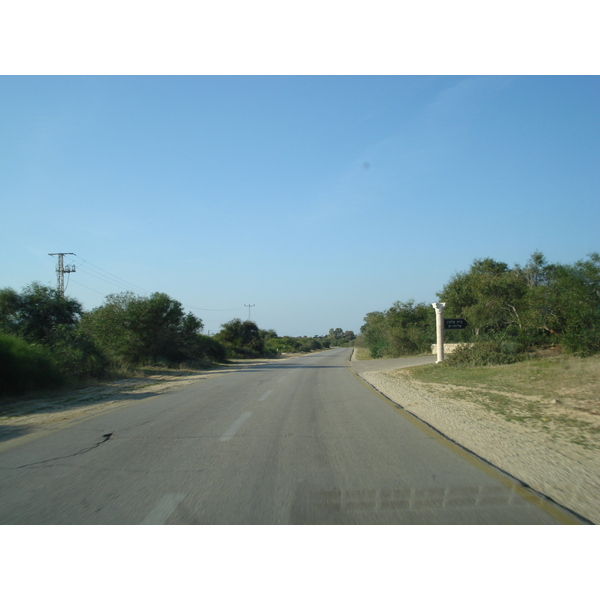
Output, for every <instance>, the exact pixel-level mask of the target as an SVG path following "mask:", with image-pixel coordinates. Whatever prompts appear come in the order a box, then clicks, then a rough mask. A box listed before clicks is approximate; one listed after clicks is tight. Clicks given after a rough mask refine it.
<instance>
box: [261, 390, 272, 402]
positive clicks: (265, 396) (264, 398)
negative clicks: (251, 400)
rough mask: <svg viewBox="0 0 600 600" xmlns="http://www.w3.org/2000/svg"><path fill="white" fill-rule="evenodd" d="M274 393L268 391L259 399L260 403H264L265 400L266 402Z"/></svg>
mask: <svg viewBox="0 0 600 600" xmlns="http://www.w3.org/2000/svg"><path fill="white" fill-rule="evenodd" d="M272 393H273V390H267V391H266V392H265V393H264V394H263V395H262V396H261V397H260V398H259V399H258V401H259V402H262V401H263V400H266V399H267V398H268V397H269V396H270V395H271V394H272Z"/></svg>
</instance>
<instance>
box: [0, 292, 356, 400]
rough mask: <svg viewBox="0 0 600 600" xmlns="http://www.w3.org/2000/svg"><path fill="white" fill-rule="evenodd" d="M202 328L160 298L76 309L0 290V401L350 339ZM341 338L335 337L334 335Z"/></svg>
mask: <svg viewBox="0 0 600 600" xmlns="http://www.w3.org/2000/svg"><path fill="white" fill-rule="evenodd" d="M202 330H203V323H202V320H201V319H199V318H198V317H196V316H195V315H194V314H192V313H191V312H186V311H185V310H184V308H183V306H182V304H181V303H180V302H179V301H177V300H175V299H173V298H171V297H170V296H168V295H167V294H164V293H159V292H155V293H153V294H151V295H150V296H139V295H136V294H133V293H131V292H124V293H120V294H111V295H109V296H107V297H106V298H105V301H104V303H103V304H102V305H101V306H99V307H98V308H95V309H93V310H91V311H84V310H83V307H82V305H81V303H79V302H78V301H77V300H75V299H73V298H69V297H66V296H63V295H61V294H59V293H58V292H57V291H56V290H55V289H53V288H50V287H48V286H44V285H41V284H39V283H37V282H34V283H32V284H30V285H28V286H26V287H25V288H24V289H23V291H22V292H21V293H18V292H16V291H15V290H13V289H12V288H4V289H0V396H9V395H18V394H22V393H25V392H28V391H33V390H40V389H51V388H55V387H58V386H61V385H65V384H78V383H79V384H81V383H83V382H88V381H90V380H101V379H103V378H106V377H110V376H114V375H115V374H118V373H124V372H128V371H131V370H132V369H135V368H138V367H141V366H157V365H158V366H164V367H180V366H186V367H189V368H204V367H207V366H210V365H211V364H213V363H222V362H226V361H227V360H228V359H229V358H259V357H269V356H272V357H274V356H277V355H279V354H281V353H283V352H310V351H313V350H320V349H323V348H328V347H329V346H330V345H331V344H332V343H333V345H340V344H342V343H348V340H349V339H351V338H353V337H355V336H354V334H353V333H352V332H345V333H344V332H342V330H341V329H339V330H333V329H332V330H330V336H322V337H320V338H318V337H315V338H292V337H288V336H284V337H279V336H278V335H277V334H276V332H275V331H273V330H268V331H265V330H261V329H259V328H258V326H257V325H256V323H254V322H252V321H241V320H240V319H233V320H232V321H229V322H228V323H225V324H223V325H222V329H221V331H220V332H219V333H218V334H217V335H215V336H213V337H209V336H207V335H203V334H202ZM340 332H341V333H340Z"/></svg>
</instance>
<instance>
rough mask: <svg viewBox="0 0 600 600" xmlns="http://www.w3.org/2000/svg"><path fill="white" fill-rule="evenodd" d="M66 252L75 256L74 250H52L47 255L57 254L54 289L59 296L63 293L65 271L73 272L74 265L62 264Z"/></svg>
mask: <svg viewBox="0 0 600 600" xmlns="http://www.w3.org/2000/svg"><path fill="white" fill-rule="evenodd" d="M67 254H72V255H73V256H75V252H54V253H51V254H48V256H58V264H57V265H56V280H57V281H56V291H57V292H58V295H59V296H64V294H65V273H75V265H68V266H66V267H65V266H64V257H65V256H66V255H67Z"/></svg>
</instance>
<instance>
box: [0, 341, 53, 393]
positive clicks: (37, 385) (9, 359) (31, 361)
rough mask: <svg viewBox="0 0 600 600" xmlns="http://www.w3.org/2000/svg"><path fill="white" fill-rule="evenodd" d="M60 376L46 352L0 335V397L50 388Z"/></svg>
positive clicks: (32, 345) (43, 349)
mask: <svg viewBox="0 0 600 600" xmlns="http://www.w3.org/2000/svg"><path fill="white" fill-rule="evenodd" d="M62 383H64V377H63V375H62V373H61V372H60V370H59V368H58V366H57V364H56V363H55V361H54V360H53V359H52V357H51V355H50V352H49V350H48V349H46V348H43V347H41V346H37V345H34V344H29V343H28V342H26V341H25V340H22V339H20V338H17V337H15V336H12V335H8V334H0V396H8V395H12V394H15V395H17V394H24V393H26V392H31V391H36V390H42V389H44V390H46V389H53V388H56V387H58V386H60V385H61V384H62Z"/></svg>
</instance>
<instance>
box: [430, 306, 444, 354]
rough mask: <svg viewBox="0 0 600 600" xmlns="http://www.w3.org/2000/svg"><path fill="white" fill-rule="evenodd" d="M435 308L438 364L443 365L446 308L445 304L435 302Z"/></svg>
mask: <svg viewBox="0 0 600 600" xmlns="http://www.w3.org/2000/svg"><path fill="white" fill-rule="evenodd" d="M431 306H433V308H435V331H436V334H437V335H436V337H437V360H436V361H435V363H436V364H439V363H441V362H442V361H443V360H444V306H446V303H445V302H433V303H432V305H431Z"/></svg>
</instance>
